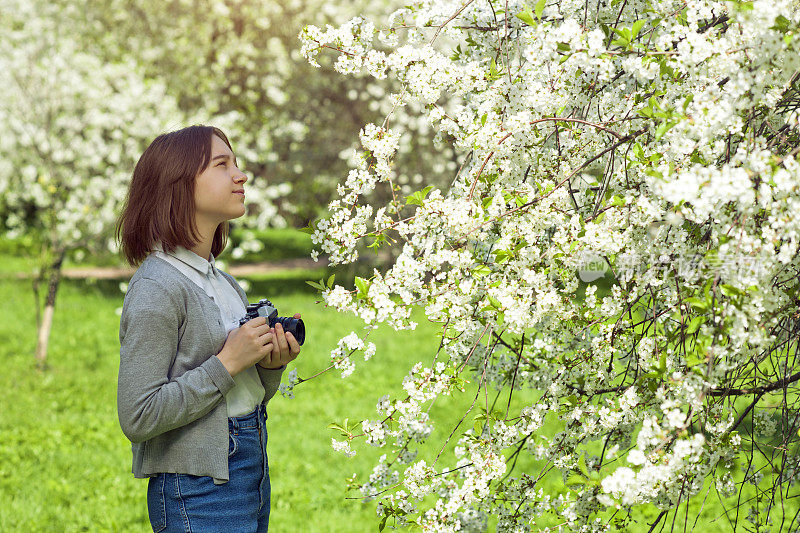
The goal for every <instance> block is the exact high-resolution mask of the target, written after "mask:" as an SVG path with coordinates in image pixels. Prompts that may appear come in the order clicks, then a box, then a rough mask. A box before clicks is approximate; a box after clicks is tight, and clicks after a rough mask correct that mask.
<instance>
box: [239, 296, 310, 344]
mask: <svg viewBox="0 0 800 533" xmlns="http://www.w3.org/2000/svg"><path fill="white" fill-rule="evenodd" d="M260 316H263V317H265V318H266V319H267V325H268V326H269V327H271V328H274V327H275V324H277V323H279V322H280V324H281V326H283V331H285V332H286V333H291V334H292V335H294V338H295V339H297V342H298V343H300V344H303V343H304V342H305V340H306V326H305V324H303V320H302V319H300V318H294V317H287V316H278V310H277V309H275V306H274V305H272V302H270V301H269V300H259V302H258V303H257V304H250V305H248V306H247V313H246V314H245V315H244V317H243V318H240V319H239V326H240V327H241V326H242V325H243V324H245V323H246V322H249V321H250V320H253V319H254V318H258V317H260Z"/></svg>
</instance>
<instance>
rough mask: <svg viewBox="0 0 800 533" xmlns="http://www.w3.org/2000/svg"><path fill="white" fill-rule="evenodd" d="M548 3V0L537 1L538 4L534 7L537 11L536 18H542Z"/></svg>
mask: <svg viewBox="0 0 800 533" xmlns="http://www.w3.org/2000/svg"><path fill="white" fill-rule="evenodd" d="M546 4H547V0H539V1H538V2H536V6H535V7H534V8H533V9H534V11H535V12H536V18H537V19H539V20H542V13H544V6H545V5H546Z"/></svg>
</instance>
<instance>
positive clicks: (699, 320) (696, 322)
mask: <svg viewBox="0 0 800 533" xmlns="http://www.w3.org/2000/svg"><path fill="white" fill-rule="evenodd" d="M705 321H706V317H704V316H696V317H694V318H693V319H692V321H691V322H689V326H688V327H687V328H686V334H687V335H691V334H692V333H694V332H695V331H697V330H698V329H700V326H701V325H702V324H703V323H704V322H705Z"/></svg>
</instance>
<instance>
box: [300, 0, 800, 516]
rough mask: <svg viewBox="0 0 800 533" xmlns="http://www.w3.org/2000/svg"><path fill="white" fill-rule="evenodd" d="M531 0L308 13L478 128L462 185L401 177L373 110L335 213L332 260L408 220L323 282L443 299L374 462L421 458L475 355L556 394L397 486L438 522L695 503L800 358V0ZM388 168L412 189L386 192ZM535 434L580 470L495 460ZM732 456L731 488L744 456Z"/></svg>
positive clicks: (363, 69)
mask: <svg viewBox="0 0 800 533" xmlns="http://www.w3.org/2000/svg"><path fill="white" fill-rule="evenodd" d="M530 4H531V3H530V2H528V3H525V2H522V1H519V0H509V1H508V2H499V1H492V2H460V1H455V0H448V1H436V2H434V1H433V0H417V1H415V2H412V3H411V4H410V5H408V6H406V7H405V8H403V9H401V10H399V11H397V12H395V14H394V15H392V17H391V19H390V24H392V27H390V28H385V29H382V30H381V29H376V26H375V25H374V24H372V23H369V22H367V21H366V20H364V19H359V20H355V21H353V22H352V23H350V24H348V25H345V26H342V27H341V28H333V27H328V28H326V29H325V30H324V31H323V30H320V29H318V28H314V27H308V28H307V29H306V31H305V32H304V34H303V35H302V38H303V43H304V44H303V52H304V54H306V56H307V57H308V58H309V59H310V60H311V61H312V62H313V61H314V60H315V58H316V57H318V54H319V53H320V52H321V51H322V50H328V51H332V52H333V53H335V54H336V56H337V57H338V59H337V63H336V65H337V68H339V69H340V71H342V72H346V73H351V74H357V75H359V76H371V77H373V78H376V79H382V78H383V77H389V78H391V79H394V80H396V81H398V82H399V83H401V84H402V90H401V91H399V92H398V93H397V94H394V95H387V96H386V97H385V98H384V100H385V101H388V102H390V103H391V105H392V109H394V108H396V107H402V106H405V105H408V104H409V103H410V102H416V103H418V104H421V105H422V106H423V108H424V110H425V112H426V113H427V119H428V122H429V123H430V125H431V127H432V128H433V129H434V130H436V131H437V134H439V135H441V136H448V137H450V138H452V139H453V143H454V145H455V146H456V147H457V149H458V150H459V151H460V154H459V157H460V159H459V161H460V163H461V164H460V165H459V171H458V172H457V173H456V174H455V175H454V176H453V182H452V185H451V186H450V187H449V188H447V189H441V188H438V189H437V188H425V189H423V190H421V191H416V192H415V191H411V192H409V193H405V197H404V198H399V199H398V198H396V191H397V189H396V188H395V186H394V183H393V180H394V176H395V172H396V171H395V170H394V169H393V168H392V165H393V164H394V163H395V162H394V159H393V156H394V154H395V153H396V151H397V146H398V143H399V142H401V141H400V140H401V139H403V136H404V134H405V132H404V131H402V129H401V128H397V127H394V128H392V129H389V128H387V127H385V126H381V127H378V126H376V125H369V126H367V127H365V128H364V130H363V132H362V137H361V144H362V146H363V148H364V150H365V152H363V153H362V154H361V155H359V156H357V157H356V158H355V159H354V161H353V165H354V168H353V171H352V172H351V173H350V175H349V176H348V177H347V178H346V180H345V181H344V183H343V184H342V185H341V186H340V189H339V194H340V196H339V198H338V199H336V200H334V201H333V202H332V203H331V204H330V205H329V211H330V217H328V218H326V219H323V220H320V221H319V222H317V225H316V232H315V234H314V242H315V243H316V244H318V245H319V247H320V248H321V250H323V251H324V252H326V253H328V254H329V255H330V256H331V257H332V260H333V261H334V262H349V261H354V260H355V259H356V257H357V253H356V250H357V246H358V245H359V244H360V243H362V242H363V241H364V240H365V239H370V241H371V240H373V239H375V238H376V236H377V237H379V238H381V237H382V238H385V239H386V240H387V241H389V242H391V241H395V240H399V241H400V244H401V246H402V248H400V252H399V255H397V256H396V260H395V261H394V264H393V265H392V267H391V268H389V269H388V270H386V271H383V272H377V271H376V272H375V273H374V276H373V277H372V278H371V279H369V280H360V281H358V287H357V290H355V291H348V290H347V289H345V288H344V287H334V288H331V289H328V290H326V291H324V297H325V300H326V303H328V305H331V306H333V307H336V308H337V309H339V310H342V311H348V312H353V313H355V314H356V315H358V316H359V317H361V318H362V320H364V322H365V323H366V324H368V325H369V326H370V327H372V326H374V325H376V324H377V323H379V322H386V323H389V324H390V325H392V326H393V327H395V328H396V329H398V330H399V329H403V328H410V327H413V326H414V324H413V322H411V320H410V317H411V309H412V308H413V307H415V306H421V307H423V308H424V311H425V315H426V317H427V318H428V319H429V320H431V321H434V322H438V323H441V324H442V325H443V327H442V341H441V349H440V350H439V352H438V353H437V354H436V363H435V364H432V363H423V362H416V361H415V362H414V363H413V366H412V370H411V372H410V374H409V375H408V376H407V377H406V378H405V380H404V381H403V388H404V390H405V392H406V394H407V395H408V397H407V398H406V399H403V400H394V401H392V400H389V399H388V398H385V397H384V398H383V399H381V401H380V403H379V406H378V412H379V414H380V415H381V416H382V417H386V418H384V419H382V420H381V421H374V422H365V423H364V426H363V427H364V431H365V434H366V436H367V439H366V440H367V442H369V443H370V444H372V445H378V446H384V445H387V444H392V439H393V440H394V443H393V444H394V446H395V451H396V454H397V455H396V458H397V459H398V460H397V461H396V462H395V461H388V463H384V461H382V462H381V465H379V466H380V469H379V470H376V472H379V473H380V476H379V477H380V478H381V479H388V478H389V476H390V474H389V473H388V472H389V471H390V470H391V468H397V466H396V465H397V464H408V461H407V460H406V461H402V460H400V457H401V456H402V457H403V458H405V459H407V454H408V453H409V450H408V445H409V443H411V442H415V443H424V441H425V440H426V439H428V438H429V436H430V434H431V431H432V428H433V427H434V420H432V419H431V417H430V415H429V411H428V410H425V409H423V405H424V404H426V403H428V402H432V401H433V400H435V399H437V398H441V397H442V396H445V395H452V396H456V397H458V398H461V397H460V395H453V393H454V392H455V391H458V390H461V388H462V386H463V383H464V376H469V377H470V379H471V380H472V381H473V382H474V383H475V384H476V386H477V387H479V390H481V391H484V390H487V392H488V389H489V388H490V387H494V388H495V389H496V390H499V391H500V393H501V394H500V396H499V397H506V396H505V395H506V394H507V395H508V397H509V398H511V397H514V395H515V394H519V391H525V392H530V391H531V390H533V391H535V392H536V394H537V395H538V396H537V397H538V398H539V399H538V400H537V401H536V402H532V403H524V404H522V405H520V404H519V403H514V402H512V401H511V399H509V401H508V406H507V407H505V406H504V411H508V412H506V413H505V414H504V415H503V416H499V415H497V414H496V413H493V412H492V411H491V410H490V409H489V408H488V406H487V408H485V409H484V411H485V414H484V416H485V419H484V420H483V422H482V423H481V425H480V430H477V429H476V430H475V431H473V429H466V430H465V429H463V428H462V429H460V430H459V431H460V432H461V433H460V439H459V444H458V446H457V447H456V450H455V457H454V458H452V459H451V460H450V463H451V468H443V469H439V467H438V466H437V470H438V472H437V471H436V470H434V469H433V466H432V465H429V464H428V463H424V462H417V463H415V464H414V465H412V466H411V467H409V468H407V469H406V470H405V471H404V472H403V484H402V488H400V485H398V486H397V487H394V489H391V490H395V492H393V493H392V494H391V495H390V496H387V497H386V498H384V499H383V500H382V502H381V506H382V507H381V510H382V512H385V513H389V514H392V513H395V514H393V515H392V516H396V514H397V513H399V512H400V510H403V511H405V510H408V509H412V508H416V507H419V508H420V509H419V510H418V511H414V512H415V513H417V514H418V517H417V523H418V524H420V525H422V527H423V529H425V530H427V531H459V530H470V528H478V529H479V528H481V527H485V525H484V523H485V522H484V515H483V514H482V513H483V512H484V510H492V511H493V512H494V513H495V514H496V515H497V516H500V517H502V519H501V521H500V523H502V524H503V528H505V529H504V530H507V531H525V530H528V529H530V528H532V527H533V524H535V523H536V522H537V519H538V516H539V515H540V514H542V513H550V514H555V515H558V519H559V520H561V521H562V522H563V523H564V524H565V526H564V527H566V528H569V529H570V530H581V531H601V530H604V528H606V527H608V524H607V523H606V522H604V521H603V520H602V519H601V515H602V513H604V512H605V508H606V507H607V506H608V507H618V506H620V507H621V506H625V507H626V509H631V508H633V507H635V506H637V505H640V504H642V505H643V504H655V505H657V506H660V507H662V508H666V507H668V506H675V505H678V504H683V503H685V502H686V501H687V499H690V498H692V496H693V495H695V494H696V493H697V492H698V491H699V490H700V487H702V486H703V483H704V481H705V480H706V478H708V477H710V476H715V475H717V473H718V472H719V469H717V466H718V465H722V467H723V468H722V470H724V469H726V468H727V469H729V470H730V468H732V465H733V464H734V460H735V458H736V457H737V455H738V454H739V453H740V452H741V449H740V445H741V443H742V438H741V437H740V436H739V434H738V424H741V418H740V417H738V416H737V413H738V412H739V411H737V410H736V409H734V407H735V404H736V401H737V400H736V398H738V397H740V396H746V397H748V398H755V400H758V399H759V398H760V397H761V396H760V395H759V392H761V393H762V394H763V393H764V392H766V391H767V390H776V387H777V386H778V385H780V384H781V383H782V382H781V380H782V379H791V376H792V375H793V374H795V373H796V369H794V368H792V367H791V365H790V364H782V365H781V364H778V363H777V361H781V360H782V361H785V360H787V358H788V356H787V354H788V352H787V353H786V354H784V355H783V356H782V358H781V357H779V356H778V355H775V354H773V352H774V351H775V350H778V351H779V350H780V349H784V350H791V349H790V348H782V347H784V346H785V345H786V344H787V342H788V340H787V339H783V338H782V337H780V334H779V330H780V327H783V326H780V327H779V325H780V324H786V323H790V322H791V320H794V318H792V315H791V312H792V311H791V310H792V309H796V301H795V300H794V299H793V298H794V296H793V295H794V294H796V291H797V290H798V283H800V278H798V276H797V272H798V271H800V259H798V249H800V217H797V216H796V214H797V212H798V209H800V165H798V162H797V161H796V159H795V154H796V152H797V150H796V146H797V144H798V142H800V137H798V133H797V124H798V119H797V113H796V110H795V108H796V107H797V101H798V91H797V87H796V83H795V82H794V81H793V79H794V75H795V72H796V71H797V70H798V69H799V68H800V39H799V38H798V37H797V36H798V35H800V12H798V10H796V9H793V5H792V3H790V2H789V1H788V0H778V1H771V0H754V1H753V2H747V3H741V2H718V1H714V0H686V1H680V2H678V1H671V0H667V1H654V0H653V1H651V0H643V1H637V2H628V3H622V5H620V4H614V5H611V4H612V3H605V4H604V3H599V4H596V5H594V6H590V5H588V4H586V3H585V2H581V1H579V0H560V1H558V2H550V3H548V4H547V5H545V6H544V8H543V9H541V10H540V9H539V8H536V9H534V8H532V7H531V5H530ZM540 8H541V6H540ZM677 13H680V15H679V16H676V14H677ZM376 34H377V39H378V41H379V44H378V43H376V42H375V39H376ZM793 83H795V85H793ZM443 95H446V96H447V97H448V99H451V100H449V103H448V105H443V104H441V102H440V99H441V97H442V96H443ZM387 121H388V119H387ZM381 188H385V189H386V191H387V195H386V196H387V197H389V196H391V197H392V200H391V201H389V202H387V203H386V204H385V205H372V204H371V203H370V198H371V197H370V196H369V195H371V194H372V193H373V192H374V191H377V190H379V189H381ZM403 201H404V202H405V204H403ZM370 241H367V242H368V243H369V242H370ZM602 276H606V277H607V279H606V280H604V281H603V282H598V281H597V280H598V278H599V277H602ZM590 278H591V279H590ZM607 281H608V282H609V283H606V282H607ZM609 285H611V287H610V288H609V287H608V286H609ZM795 318H796V317H795ZM792 323H793V322H792ZM783 335H784V336H785V333H784V334H783ZM782 340H783V341H786V342H783V343H781V341H782ZM348 342H349V341H348ZM359 349H360V348H359ZM776 353H777V352H776ZM340 356H341V353H340V352H337V356H336V357H340ZM765 359H769V361H770V364H769V365H767V364H766V363H765V364H763V365H761V363H760V362H762V361H764V360H765ZM334 360H335V364H337V363H336V361H337V360H336V358H334ZM792 360H794V359H792ZM754 361H758V362H759V364H753V362H754ZM338 364H340V365H345V363H344V362H343V361H339V362H338ZM767 366H770V368H771V369H773V371H772V374H769V375H767V374H764V373H762V370H761V369H762V367H763V368H766V367H767ZM346 368H348V369H350V371H351V370H352V369H351V367H346ZM754 384H755V385H754ZM759 387H760V388H759ZM769 387H772V388H769ZM462 399H463V398H462ZM464 401H465V402H467V403H466V404H465V406H464V407H465V411H467V413H469V411H471V409H472V405H473V404H474V403H475V401H474V400H473V399H472V398H469V399H468V400H464ZM776 401H783V402H784V403H783V404H781V405H782V409H784V410H788V409H789V407H788V405H787V403H786V402H788V401H791V400H786V399H784V400H776ZM487 403H488V402H487ZM755 403H757V401H756V402H755ZM755 403H754V406H753V407H756V409H755V411H754V413H755V414H754V422H755V427H756V431H757V432H760V433H759V435H760V436H761V437H763V438H772V437H774V433H775V432H777V431H778V430H779V428H777V427H776V426H775V425H774V423H773V420H775V419H776V417H775V415H774V413H773V412H770V411H768V410H765V409H763V408H762V407H763V406H756V405H755ZM388 419H391V420H392V422H393V425H391V426H389V425H387V420H388ZM548 420H553V421H554V422H557V423H558V424H559V428H560V429H559V430H558V431H555V430H553V429H552V427H550V426H549V425H548V424H547V421H548ZM390 428H391V429H390ZM478 433H479V434H478ZM600 440H602V441H603V445H601V446H598V442H597V441H600ZM632 443H634V444H633V445H632ZM597 449H603V454H602V455H600V456H598V455H596V453H597V451H596V450H597ZM626 450H627V453H626ZM782 453H783V454H784V457H785V452H782ZM517 454H528V455H530V456H531V457H529V458H528V459H529V460H531V461H546V462H547V464H548V465H550V466H551V467H553V468H557V469H559V470H560V471H561V473H562V475H563V477H564V480H565V482H567V483H568V484H569V485H570V487H571V489H572V490H571V492H570V493H569V494H561V495H558V496H555V495H548V494H545V493H544V492H542V491H539V490H538V488H535V489H534V485H535V484H531V482H530V479H527V480H526V478H525V477H524V476H519V477H509V478H508V479H504V480H503V481H502V482H501V479H503V477H504V476H505V474H506V473H508V468H509V466H508V465H507V462H506V457H509V456H513V457H516V456H517ZM779 455H780V454H779ZM622 458H627V462H628V465H629V466H617V465H614V468H613V469H612V468H609V465H610V464H611V463H613V462H614V461H618V460H621V459H622ZM412 460H413V459H412ZM509 462H510V461H509ZM778 462H780V461H778ZM388 464H391V465H392V466H391V468H390V467H389V466H387V465H388ZM767 470H768V469H767ZM393 472H394V474H396V475H397V476H398V477H397V479H399V475H400V472H399V471H397V470H393ZM392 479H394V478H392ZM776 479H779V480H780V483H789V482H790V481H789V478H781V477H780V476H778V477H776ZM717 481H718V486H720V487H721V491H722V492H724V493H726V494H728V493H730V492H731V486H732V483H733V481H732V480H731V477H730V475H727V477H725V476H724V475H723V477H721V478H720V479H718V480H717ZM780 483H779V484H780ZM390 486H391V483H390V484H386V483H378V484H377V485H375V486H372V485H370V490H383V489H385V488H388V487H390ZM391 490H390V492H391ZM368 493H370V494H374V492H369V491H368ZM432 493H436V494H437V495H438V496H439V499H438V500H437V501H436V502H435V503H433V504H431V505H430V506H429V507H427V508H423V506H422V504H421V503H420V498H423V497H424V496H425V495H427V494H432ZM410 500H413V502H411V501H410ZM511 501H514V502H515V504H514V507H513V508H514V509H515V510H514V512H513V513H512V512H509V509H510V508H511V504H510V503H509V502H511ZM412 503H413V505H412ZM478 509H480V511H477V510H478ZM409 512H410V511H409ZM498 527H499V526H498Z"/></svg>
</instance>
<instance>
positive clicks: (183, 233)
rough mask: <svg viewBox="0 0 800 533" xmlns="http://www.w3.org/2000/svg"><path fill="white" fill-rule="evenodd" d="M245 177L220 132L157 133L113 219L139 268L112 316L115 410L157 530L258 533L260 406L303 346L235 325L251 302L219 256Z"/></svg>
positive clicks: (263, 520)
mask: <svg viewBox="0 0 800 533" xmlns="http://www.w3.org/2000/svg"><path fill="white" fill-rule="evenodd" d="M246 182H247V176H245V175H244V174H243V173H242V171H241V170H239V168H238V166H237V164H236V156H235V155H234V153H233V150H232V149H231V145H230V143H229V142H228V139H227V137H226V136H225V134H224V133H222V131H220V130H219V129H217V128H213V127H209V126H191V127H188V128H184V129H182V130H179V131H175V132H172V133H167V134H163V135H160V136H159V137H157V138H156V139H155V140H154V141H153V142H152V143H151V144H150V146H149V147H148V148H147V149H146V150H145V151H144V153H143V154H142V156H141V158H140V159H139V161H138V163H137V164H136V168H135V169H134V171H133V178H132V180H131V185H130V190H129V191H128V198H127V203H126V205H125V208H124V209H123V212H122V214H121V215H120V218H119V221H118V225H117V238H118V239H119V240H120V241H121V247H122V251H123V253H124V255H125V257H126V259H127V260H128V262H129V263H130V264H131V265H134V266H137V265H138V269H137V270H136V273H135V274H134V275H133V277H132V278H131V280H130V283H129V284H128V291H127V293H126V295H125V300H124V303H123V306H122V317H121V319H120V328H119V339H120V367H119V382H118V388H117V409H118V411H119V420H120V425H121V426H122V431H123V432H124V433H125V435H126V436H127V437H128V439H130V441H131V442H132V450H133V474H134V476H136V477H148V478H149V484H148V489H147V507H148V512H149V516H150V522H151V525H152V526H153V530H154V531H168V532H172V531H181V532H183V531H187V532H188V531H192V532H218V531H226V532H245V531H246V532H256V531H258V532H263V531H267V524H268V521H269V508H270V483H269V464H268V461H267V453H266V445H267V432H266V427H265V425H264V421H265V420H266V418H267V414H266V405H267V402H268V401H269V399H270V398H271V397H272V396H273V395H274V394H275V391H276V390H277V388H278V385H279V383H280V379H281V374H282V373H283V369H284V368H285V367H286V364H287V363H289V362H290V361H292V360H294V359H295V358H296V357H297V355H298V354H299V353H300V346H299V344H298V342H297V340H296V339H295V338H294V337H293V336H292V334H291V333H284V331H283V329H282V327H281V325H280V324H276V325H275V328H273V329H270V328H269V326H268V325H267V324H266V319H265V318H263V317H259V318H255V319H253V320H250V321H249V322H247V323H245V324H244V325H242V326H241V327H239V324H238V320H239V318H241V317H243V316H244V315H245V305H247V301H248V300H247V297H246V295H245V293H244V291H243V290H242V288H241V287H240V286H239V284H238V283H237V282H236V280H235V279H234V278H233V277H232V276H230V275H229V274H227V273H225V272H223V271H221V270H219V269H218V268H217V267H216V266H215V264H214V258H215V257H216V256H217V255H218V254H219V253H220V252H222V250H223V249H224V248H225V245H226V242H227V237H228V232H229V225H228V221H229V220H231V219H234V218H237V217H240V216H242V215H243V214H244V212H245V207H244V198H245V192H244V185H245V183H246ZM295 318H300V315H299V314H297V315H295Z"/></svg>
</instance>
